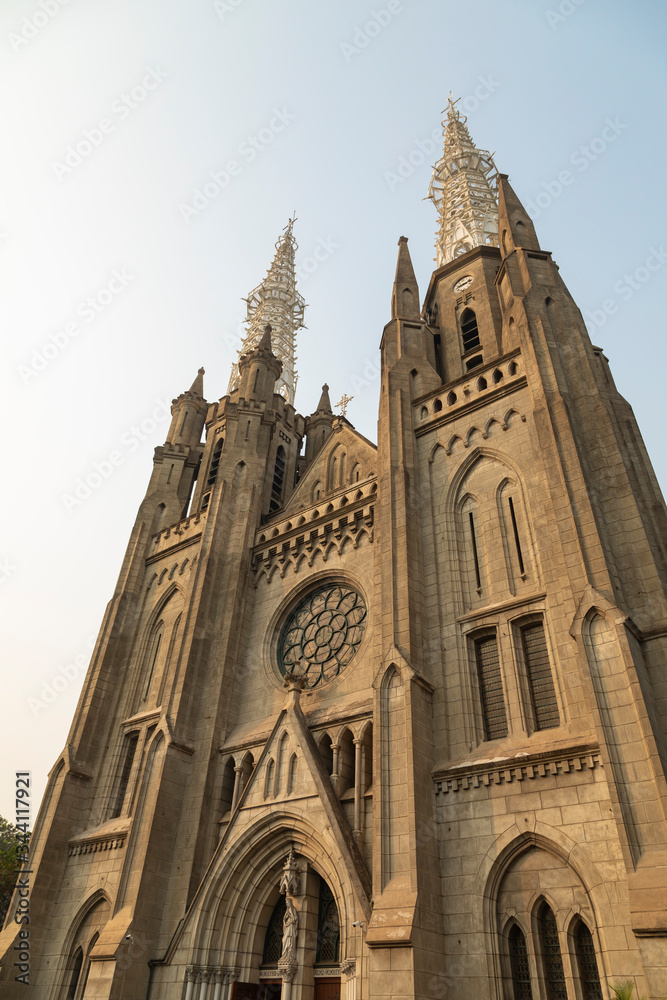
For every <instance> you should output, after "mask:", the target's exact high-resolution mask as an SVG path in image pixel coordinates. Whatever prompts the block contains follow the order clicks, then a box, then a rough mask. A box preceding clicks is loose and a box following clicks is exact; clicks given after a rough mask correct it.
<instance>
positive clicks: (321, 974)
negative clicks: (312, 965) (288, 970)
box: [313, 962, 354, 979]
mask: <svg viewBox="0 0 667 1000" xmlns="http://www.w3.org/2000/svg"><path fill="white" fill-rule="evenodd" d="M352 964H353V965H354V962H353V963H352ZM342 969H343V967H342V966H341V965H332V966H331V967H330V968H328V969H324V968H322V967H319V968H317V969H313V975H314V976H315V979H331V978H332V977H333V978H335V977H336V976H340V974H341V972H342Z"/></svg>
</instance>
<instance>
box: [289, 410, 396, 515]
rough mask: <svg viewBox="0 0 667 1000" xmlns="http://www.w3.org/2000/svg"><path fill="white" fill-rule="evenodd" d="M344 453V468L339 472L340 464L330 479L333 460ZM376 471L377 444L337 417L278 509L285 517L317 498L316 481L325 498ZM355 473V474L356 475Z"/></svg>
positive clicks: (340, 458) (339, 459) (321, 497)
mask: <svg viewBox="0 0 667 1000" xmlns="http://www.w3.org/2000/svg"><path fill="white" fill-rule="evenodd" d="M343 456H344V471H343V475H342V481H341V475H340V466H339V468H338V470H337V472H336V480H335V482H332V475H333V473H332V465H333V460H334V459H337V461H338V462H339V463H340V462H341V461H343ZM376 472H377V447H376V445H374V444H373V443H372V442H371V441H369V440H368V438H366V437H364V435H363V434H360V433H359V431H357V430H355V428H354V427H353V426H352V424H349V423H348V422H347V421H346V420H345V421H343V420H342V419H341V420H339V421H338V423H337V426H335V427H334V431H333V433H332V434H330V435H329V437H328V438H327V440H326V441H325V442H324V444H323V445H322V447H321V448H320V450H319V451H318V452H317V454H316V455H315V457H314V458H313V459H312V461H311V463H310V465H309V466H308V468H307V469H306V471H305V473H304V474H303V476H302V477H301V479H300V480H299V484H298V486H297V488H296V489H295V490H294V493H292V496H291V497H290V498H289V500H288V501H287V503H286V504H285V507H284V508H283V509H282V510H281V511H280V512H279V516H280V517H285V516H287V515H289V514H291V513H293V512H296V511H299V510H303V509H304V508H306V507H310V506H312V504H313V503H317V502H318V498H317V497H316V496H315V493H316V487H317V484H318V483H319V484H321V496H320V498H319V499H325V498H326V497H328V496H330V495H332V494H333V493H336V492H339V491H340V490H343V489H345V488H346V487H347V488H348V489H352V488H353V487H354V484H355V481H356V479H357V478H358V481H359V482H362V481H364V480H367V479H368V478H369V477H371V476H374V475H375V474H376ZM357 473H358V476H357Z"/></svg>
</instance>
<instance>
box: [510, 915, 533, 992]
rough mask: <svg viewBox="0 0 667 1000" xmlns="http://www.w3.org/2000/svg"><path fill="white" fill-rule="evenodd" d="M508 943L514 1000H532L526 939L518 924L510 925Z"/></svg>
mask: <svg viewBox="0 0 667 1000" xmlns="http://www.w3.org/2000/svg"><path fill="white" fill-rule="evenodd" d="M508 943H509V953H510V968H511V970H512V986H513V988H514V1000H533V990H532V987H531V985H530V966H529V964H528V949H527V947H526V938H525V936H524V933H523V931H522V930H521V928H520V927H519V925H518V924H513V925H512V928H511V930H510V932H509V935H508Z"/></svg>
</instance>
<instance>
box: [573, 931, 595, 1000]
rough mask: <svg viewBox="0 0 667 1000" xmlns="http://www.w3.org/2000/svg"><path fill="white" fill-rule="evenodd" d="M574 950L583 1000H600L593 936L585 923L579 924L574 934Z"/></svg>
mask: <svg viewBox="0 0 667 1000" xmlns="http://www.w3.org/2000/svg"><path fill="white" fill-rule="evenodd" d="M574 950H575V953H576V956H577V965H578V967H579V982H580V983H581V992H582V995H583V998H584V1000H602V986H601V985H600V974H599V972H598V963H597V959H596V958H595V945H594V944H593V935H592V934H591V932H590V931H589V929H588V927H587V926H586V924H585V923H583V922H581V921H580V923H579V926H578V927H577V929H576V931H575V934H574Z"/></svg>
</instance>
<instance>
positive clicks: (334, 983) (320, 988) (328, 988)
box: [315, 976, 340, 1000]
mask: <svg viewBox="0 0 667 1000" xmlns="http://www.w3.org/2000/svg"><path fill="white" fill-rule="evenodd" d="M315 1000H340V976H336V977H334V976H331V978H329V977H326V978H324V977H322V978H321V979H320V978H316V979H315Z"/></svg>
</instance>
